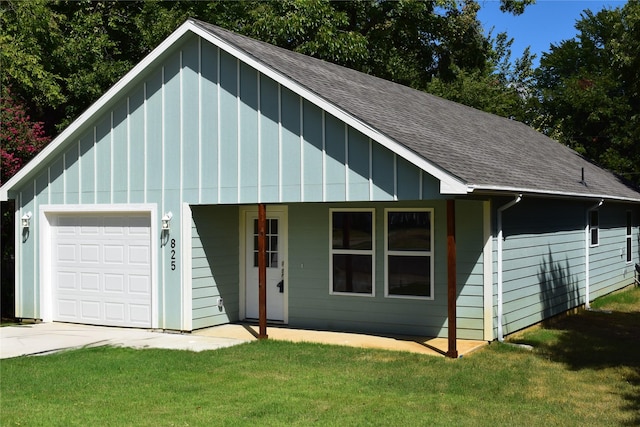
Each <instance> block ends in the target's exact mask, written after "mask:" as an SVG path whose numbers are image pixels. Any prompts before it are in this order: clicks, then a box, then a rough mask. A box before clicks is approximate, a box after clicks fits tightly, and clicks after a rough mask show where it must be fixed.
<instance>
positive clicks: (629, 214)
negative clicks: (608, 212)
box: [627, 211, 633, 263]
mask: <svg viewBox="0 0 640 427" xmlns="http://www.w3.org/2000/svg"><path fill="white" fill-rule="evenodd" d="M631 219H632V217H631V211H627V263H630V262H631V250H632V247H631V236H632V234H633V233H632V224H631Z"/></svg>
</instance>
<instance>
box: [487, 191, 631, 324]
mask: <svg viewBox="0 0 640 427" xmlns="http://www.w3.org/2000/svg"><path fill="white" fill-rule="evenodd" d="M497 206H500V203H498V204H497ZM591 206H593V203H585V202H569V201H561V200H547V201H545V200H541V199H533V200H532V199H529V200H527V199H526V198H525V199H523V201H522V202H521V203H519V204H517V205H515V206H514V207H512V208H511V209H509V210H507V211H505V212H504V213H503V224H504V236H505V240H504V242H503V313H504V314H503V315H504V318H503V322H504V326H505V333H512V332H515V331H517V330H519V329H522V328H524V327H527V326H530V325H532V324H535V323H537V322H539V321H541V320H544V319H545V318H548V317H551V316H553V315H556V314H559V313H562V312H565V311H566V310H569V309H572V308H575V307H578V306H580V305H581V304H584V303H585V268H586V264H585V254H586V248H585V232H584V227H585V222H586V215H587V213H586V212H587V209H588V208H589V207H591ZM627 208H628V205H623V204H618V205H616V204H611V203H609V204H607V203H605V204H604V205H603V206H602V207H601V208H600V209H599V211H600V245H599V246H597V247H592V248H590V258H589V261H590V299H591V300H593V299H594V298H596V297H598V296H600V295H604V294H606V293H608V292H611V291H614V290H616V289H620V288H621V287H622V286H624V285H625V284H628V283H630V281H632V280H633V275H632V274H631V267H632V264H631V265H627V264H626V261H625V260H624V259H623V258H624V257H623V256H621V253H620V249H621V248H625V247H626V246H625V243H626V242H625V238H626V236H625V235H626V209H627ZM633 230H634V239H636V237H635V236H637V225H635V223H634V229H633ZM634 247H635V246H634ZM494 258H497V257H494ZM634 259H637V253H634ZM494 277H495V275H494Z"/></svg>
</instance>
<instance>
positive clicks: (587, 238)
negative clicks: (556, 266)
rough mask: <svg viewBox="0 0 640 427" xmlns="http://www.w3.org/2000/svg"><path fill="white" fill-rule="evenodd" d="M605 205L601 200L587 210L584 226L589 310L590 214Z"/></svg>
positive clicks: (585, 294) (585, 290)
mask: <svg viewBox="0 0 640 427" xmlns="http://www.w3.org/2000/svg"><path fill="white" fill-rule="evenodd" d="M603 203H604V199H600V201H599V202H598V203H596V204H595V205H593V206H591V207H590V208H589V209H587V215H586V221H585V226H584V253H585V257H584V300H585V301H584V307H585V308H586V309H587V310H589V309H590V308H591V304H590V303H589V286H590V283H589V282H590V278H589V270H590V267H589V256H590V254H589V252H590V250H589V248H590V247H591V241H590V233H589V227H590V225H591V224H590V223H591V221H590V218H589V216H590V214H591V211H593V210H595V209H598V208H599V207H600V206H602V204H603Z"/></svg>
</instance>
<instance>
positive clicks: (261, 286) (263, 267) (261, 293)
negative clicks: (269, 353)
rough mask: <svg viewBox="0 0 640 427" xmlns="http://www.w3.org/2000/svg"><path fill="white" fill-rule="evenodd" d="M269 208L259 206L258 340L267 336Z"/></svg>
mask: <svg viewBox="0 0 640 427" xmlns="http://www.w3.org/2000/svg"><path fill="white" fill-rule="evenodd" d="M266 228H267V207H266V206H265V204H264V203H260V204H259V205H258V320H259V325H260V331H259V333H258V339H266V338H268V335H267V244H266V243H267V242H266Z"/></svg>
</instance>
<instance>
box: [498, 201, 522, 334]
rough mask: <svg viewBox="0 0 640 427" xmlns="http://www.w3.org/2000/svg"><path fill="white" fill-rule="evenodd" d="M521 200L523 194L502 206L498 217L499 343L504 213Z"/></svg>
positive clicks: (499, 331)
mask: <svg viewBox="0 0 640 427" xmlns="http://www.w3.org/2000/svg"><path fill="white" fill-rule="evenodd" d="M520 200H522V194H518V195H517V196H516V198H515V199H514V200H512V201H510V202H509V203H507V204H505V205H503V206H500V207H499V208H498V210H497V215H496V216H497V218H496V219H497V222H498V341H500V342H502V341H504V336H503V333H502V212H504V211H506V210H507V209H509V208H510V207H512V206H514V205H516V204H517V203H520Z"/></svg>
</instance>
